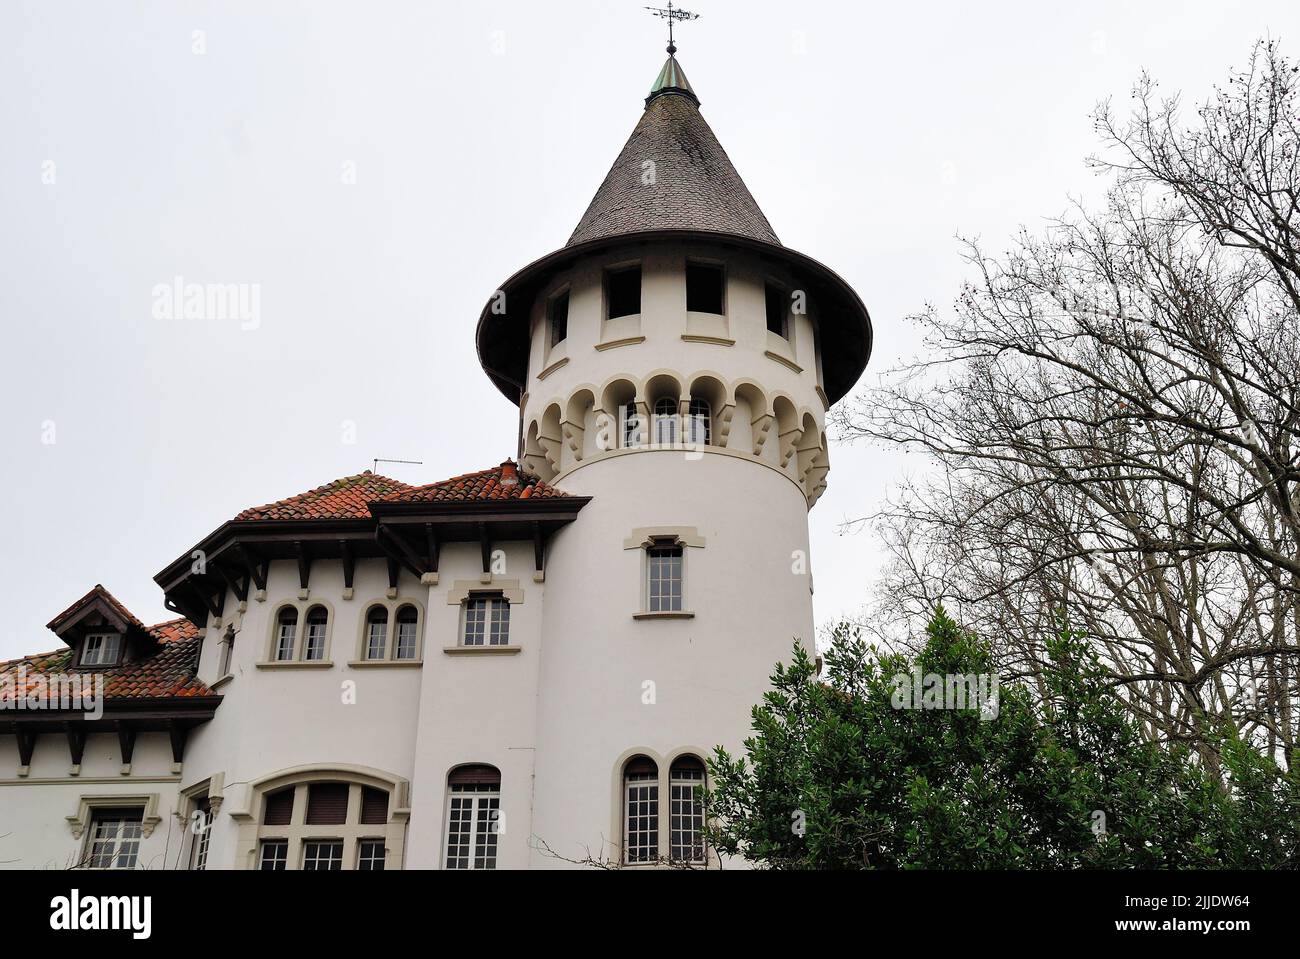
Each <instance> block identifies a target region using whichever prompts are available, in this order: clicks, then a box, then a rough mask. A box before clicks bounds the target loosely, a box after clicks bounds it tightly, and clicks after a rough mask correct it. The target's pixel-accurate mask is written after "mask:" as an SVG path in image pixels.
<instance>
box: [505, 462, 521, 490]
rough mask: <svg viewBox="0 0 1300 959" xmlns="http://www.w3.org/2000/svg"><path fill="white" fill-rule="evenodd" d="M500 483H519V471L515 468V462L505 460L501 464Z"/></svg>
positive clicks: (509, 484)
mask: <svg viewBox="0 0 1300 959" xmlns="http://www.w3.org/2000/svg"><path fill="white" fill-rule="evenodd" d="M501 485H502V486H518V485H519V472H518V471H517V470H516V469H515V464H514V462H513V461H512V460H506V461H505V462H504V463H502V464H501Z"/></svg>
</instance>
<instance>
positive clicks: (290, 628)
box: [275, 606, 298, 663]
mask: <svg viewBox="0 0 1300 959" xmlns="http://www.w3.org/2000/svg"><path fill="white" fill-rule="evenodd" d="M297 641H298V611H297V610H296V609H294V608H293V607H292V606H286V607H285V608H284V609H282V610H280V615H279V617H278V619H277V622H276V633H275V658H276V661H277V662H281V663H283V662H287V661H288V660H291V659H293V655H294V647H295V644H296V643H297Z"/></svg>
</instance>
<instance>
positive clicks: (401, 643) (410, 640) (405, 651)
mask: <svg viewBox="0 0 1300 959" xmlns="http://www.w3.org/2000/svg"><path fill="white" fill-rule="evenodd" d="M419 622H420V614H419V613H418V612H417V611H416V608H415V607H414V606H403V607H402V608H401V609H399V610H398V611H397V648H396V649H395V650H394V651H393V652H394V658H395V659H415V657H416V655H417V654H418V652H419V648H420V642H419V634H418V633H417V632H416V630H417V628H418V626H419Z"/></svg>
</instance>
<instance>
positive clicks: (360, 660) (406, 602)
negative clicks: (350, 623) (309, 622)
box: [326, 597, 425, 669]
mask: <svg viewBox="0 0 1300 959" xmlns="http://www.w3.org/2000/svg"><path fill="white" fill-rule="evenodd" d="M376 606H382V607H383V608H384V609H386V610H388V629H387V634H386V640H385V642H384V658H383V659H366V648H367V646H368V645H369V643H368V641H369V638H370V637H369V633H370V624H369V621H368V617H369V616H370V611H371V610H372V609H374V608H375V607H376ZM404 606H410V607H411V608H412V609H414V610H415V658H414V659H396V658H395V657H396V655H397V612H398V610H400V609H402V608H403V607H404ZM360 618H361V624H360V626H359V627H358V631H357V646H356V649H355V651H354V652H355V654H356V655H355V658H353V659H352V660H350V661H349V662H348V665H349V666H359V667H362V668H367V669H383V668H385V667H390V668H396V669H401V668H404V667H406V668H409V667H412V666H421V665H423V663H424V629H425V616H424V604H423V603H421V602H419V601H418V600H415V599H407V598H405V597H402V598H400V599H388V598H385V599H375V600H371V601H370V602H368V603H366V604H365V606H364V609H363V611H362V613H361V617H360ZM326 645H327V647H328V639H327V641H326Z"/></svg>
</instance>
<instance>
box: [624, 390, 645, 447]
mask: <svg viewBox="0 0 1300 959" xmlns="http://www.w3.org/2000/svg"><path fill="white" fill-rule="evenodd" d="M619 415H620V416H621V417H622V418H623V424H622V425H623V429H622V434H623V448H624V449H632V448H634V447H637V446H640V445H642V443H644V442H645V434H644V431H643V430H642V428H641V425H642V424H641V414H640V413H638V412H637V411H636V403H635V401H628V402H627V403H624V404H623V405H622V406H620V407H619Z"/></svg>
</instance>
